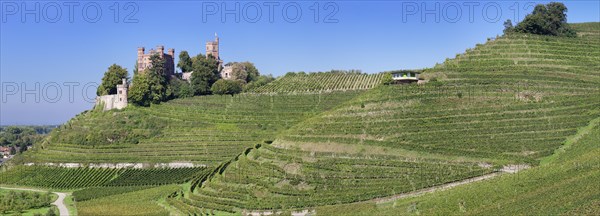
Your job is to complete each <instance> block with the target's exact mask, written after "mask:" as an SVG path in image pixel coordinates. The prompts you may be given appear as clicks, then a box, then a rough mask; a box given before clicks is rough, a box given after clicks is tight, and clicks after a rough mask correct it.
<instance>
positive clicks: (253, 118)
mask: <svg viewBox="0 0 600 216" xmlns="http://www.w3.org/2000/svg"><path fill="white" fill-rule="evenodd" d="M359 93H360V92H359V91H347V92H332V93H324V94H304V95H252V94H248V95H237V96H234V97H231V96H203V97H194V98H187V99H178V100H173V101H170V102H168V103H163V104H160V105H153V106H152V107H148V108H136V107H129V108H127V109H125V110H122V111H109V112H101V111H91V112H85V113H82V114H80V115H79V116H77V117H75V118H74V119H72V120H70V121H69V122H68V123H66V124H65V125H63V126H62V127H60V128H59V129H57V130H55V131H54V132H53V133H52V134H51V135H50V138H49V139H48V140H47V142H45V143H44V144H43V145H42V146H41V147H39V148H38V149H35V150H33V151H32V152H28V154H26V155H25V160H26V161H28V162H37V163H46V162H71V163H124V162H167V163H168V162H181V161H184V162H185V161H189V162H194V163H196V164H202V165H211V166H212V165H218V164H219V163H221V162H223V161H226V160H229V159H231V158H232V157H234V156H236V155H237V154H239V153H241V152H243V151H244V149H246V148H249V147H252V146H254V145H255V144H257V143H263V141H266V140H273V139H274V137H275V134H276V133H278V132H279V131H281V130H284V129H287V128H289V127H291V126H293V125H295V124H297V123H298V122H300V121H302V120H304V119H306V118H308V117H311V116H314V115H317V114H318V113H320V112H322V111H324V110H327V109H331V108H332V107H335V106H336V105H337V104H340V103H342V102H344V101H347V100H349V99H350V98H353V97H354V96H356V95H358V94H359Z"/></svg>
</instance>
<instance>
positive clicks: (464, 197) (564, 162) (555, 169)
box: [317, 119, 600, 215]
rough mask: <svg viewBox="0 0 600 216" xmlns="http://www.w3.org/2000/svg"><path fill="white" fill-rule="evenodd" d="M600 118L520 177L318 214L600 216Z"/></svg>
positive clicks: (337, 208)
mask: <svg viewBox="0 0 600 216" xmlns="http://www.w3.org/2000/svg"><path fill="white" fill-rule="evenodd" d="M598 120H600V119H596V121H594V122H593V123H592V124H590V126H589V127H587V128H586V129H584V130H582V131H581V132H580V134H578V135H579V136H575V137H572V138H571V139H570V140H571V141H572V143H571V144H572V146H571V147H570V148H568V149H566V150H565V151H564V152H563V153H562V154H559V155H557V157H556V158H555V159H554V160H553V161H551V162H549V163H548V164H544V165H542V166H540V167H535V168H533V169H530V170H525V171H523V172H520V173H519V174H517V175H506V176H502V177H500V178H497V179H493V180H489V181H485V182H480V183H474V184H470V185H463V186H459V187H457V188H454V189H451V190H447V191H441V192H436V193H435V194H427V195H424V196H421V197H415V198H409V199H404V200H398V201H396V202H388V203H383V204H380V205H377V204H375V203H372V202H371V203H362V204H350V205H344V206H328V207H322V208H319V209H317V213H318V215H333V214H335V215H374V214H375V215H399V214H400V215H431V214H441V215H456V214H460V215H483V214H488V213H491V212H493V214H494V215H518V214H522V213H523V212H527V214H531V215H598V214H600V186H599V185H598V182H600V169H599V168H600V158H599V157H598V155H600V147H599V146H598V143H600V125H599V124H598V123H600V121H598Z"/></svg>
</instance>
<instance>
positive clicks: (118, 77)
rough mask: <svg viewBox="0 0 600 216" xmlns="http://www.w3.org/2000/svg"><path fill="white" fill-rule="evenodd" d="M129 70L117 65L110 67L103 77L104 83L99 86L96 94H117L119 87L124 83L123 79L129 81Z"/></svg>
mask: <svg viewBox="0 0 600 216" xmlns="http://www.w3.org/2000/svg"><path fill="white" fill-rule="evenodd" d="M127 76H128V73H127V69H126V68H123V67H121V66H119V65H117V64H113V65H111V66H110V67H108V71H106V72H105V73H104V77H102V83H101V84H100V86H98V90H97V91H96V94H97V95H98V96H102V95H109V94H116V93H117V85H118V84H121V83H122V80H123V79H127Z"/></svg>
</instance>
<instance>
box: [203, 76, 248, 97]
mask: <svg viewBox="0 0 600 216" xmlns="http://www.w3.org/2000/svg"><path fill="white" fill-rule="evenodd" d="M242 82H243V81H242V80H225V79H220V80H217V81H216V82H215V83H214V84H213V85H212V87H211V91H212V92H213V94H218V95H225V94H229V95H234V94H238V93H240V92H242V85H243V83H242Z"/></svg>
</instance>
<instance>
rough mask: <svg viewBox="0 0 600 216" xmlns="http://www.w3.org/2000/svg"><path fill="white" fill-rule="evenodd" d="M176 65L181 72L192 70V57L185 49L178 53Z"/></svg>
mask: <svg viewBox="0 0 600 216" xmlns="http://www.w3.org/2000/svg"><path fill="white" fill-rule="evenodd" d="M177 67H179V68H181V72H184V73H185V72H190V71H192V70H193V68H192V58H190V55H189V54H188V52H187V51H185V50H184V51H181V52H180V53H179V62H178V63H177Z"/></svg>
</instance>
